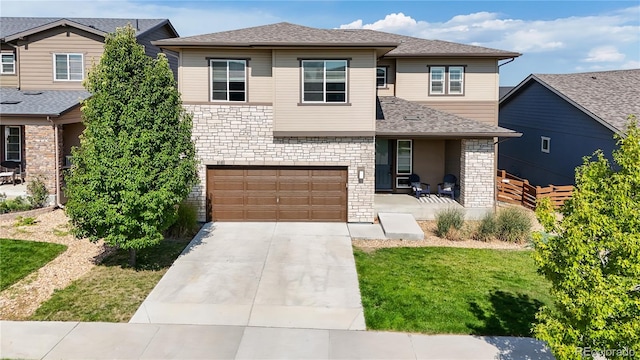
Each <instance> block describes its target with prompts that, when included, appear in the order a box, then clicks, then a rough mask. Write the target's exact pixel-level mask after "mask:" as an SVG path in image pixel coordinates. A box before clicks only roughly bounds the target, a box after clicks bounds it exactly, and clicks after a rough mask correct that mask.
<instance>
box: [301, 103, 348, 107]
mask: <svg viewBox="0 0 640 360" xmlns="http://www.w3.org/2000/svg"><path fill="white" fill-rule="evenodd" d="M298 106H351V103H324V102H319V103H313V102H310V103H298Z"/></svg>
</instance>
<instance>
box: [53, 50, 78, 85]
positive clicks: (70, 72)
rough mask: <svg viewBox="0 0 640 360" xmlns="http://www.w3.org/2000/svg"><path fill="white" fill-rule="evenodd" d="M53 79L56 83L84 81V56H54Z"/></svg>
mask: <svg viewBox="0 0 640 360" xmlns="http://www.w3.org/2000/svg"><path fill="white" fill-rule="evenodd" d="M53 79H54V80H56V81H82V80H83V79H84V55H83V54H53Z"/></svg>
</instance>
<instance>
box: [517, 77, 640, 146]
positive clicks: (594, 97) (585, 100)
mask: <svg viewBox="0 0 640 360" xmlns="http://www.w3.org/2000/svg"><path fill="white" fill-rule="evenodd" d="M531 77H532V78H533V79H535V80H537V81H538V82H540V83H542V84H543V85H544V84H546V85H547V86H548V87H551V88H552V89H554V90H555V91H556V92H557V93H559V94H561V95H562V96H565V97H566V98H567V99H569V100H570V101H572V102H573V103H575V104H577V105H578V106H579V107H582V108H583V109H584V110H586V111H587V112H588V113H591V114H592V115H595V116H596V117H598V118H599V119H600V120H602V121H604V122H605V123H607V124H609V125H610V126H612V127H614V128H615V129H616V130H618V132H620V133H622V132H624V130H625V129H626V124H627V117H628V116H629V115H630V114H635V115H636V116H640V69H631V70H614V71H598V72H586V73H576V74H533V75H532V76H531ZM512 94H513V93H512Z"/></svg>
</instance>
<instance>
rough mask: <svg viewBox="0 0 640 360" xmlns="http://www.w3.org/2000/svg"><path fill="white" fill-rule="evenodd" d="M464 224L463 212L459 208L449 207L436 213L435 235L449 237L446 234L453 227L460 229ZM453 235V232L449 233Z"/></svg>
mask: <svg viewBox="0 0 640 360" xmlns="http://www.w3.org/2000/svg"><path fill="white" fill-rule="evenodd" d="M463 225H464V212H463V211H462V210H461V209H457V208H449V209H445V210H443V211H441V212H439V213H437V214H436V235H438V236H439V237H441V238H447V239H450V238H451V237H448V236H447V234H449V233H450V230H451V229H452V228H453V229H455V230H458V231H460V230H462V226H463ZM450 235H453V234H450Z"/></svg>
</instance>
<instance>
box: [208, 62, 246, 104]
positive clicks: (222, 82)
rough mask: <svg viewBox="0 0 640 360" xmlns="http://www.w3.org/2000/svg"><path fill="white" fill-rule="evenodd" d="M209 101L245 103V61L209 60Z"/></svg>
mask: <svg viewBox="0 0 640 360" xmlns="http://www.w3.org/2000/svg"><path fill="white" fill-rule="evenodd" d="M209 66H210V68H211V70H210V71H211V100H212V101H241V102H244V101H246V61H245V60H210V62H209Z"/></svg>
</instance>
